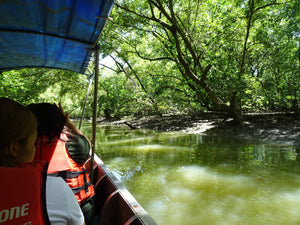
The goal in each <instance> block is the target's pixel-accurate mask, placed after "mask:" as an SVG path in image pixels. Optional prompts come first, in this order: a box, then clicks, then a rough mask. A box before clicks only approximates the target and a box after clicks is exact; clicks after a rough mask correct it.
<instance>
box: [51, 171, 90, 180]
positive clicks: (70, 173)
mask: <svg viewBox="0 0 300 225" xmlns="http://www.w3.org/2000/svg"><path fill="white" fill-rule="evenodd" d="M84 173H85V172H84V171H67V170H62V171H59V172H57V173H51V174H48V175H50V176H53V177H61V178H62V179H64V180H65V181H66V180H67V179H71V178H74V177H78V176H80V175H81V174H84Z"/></svg>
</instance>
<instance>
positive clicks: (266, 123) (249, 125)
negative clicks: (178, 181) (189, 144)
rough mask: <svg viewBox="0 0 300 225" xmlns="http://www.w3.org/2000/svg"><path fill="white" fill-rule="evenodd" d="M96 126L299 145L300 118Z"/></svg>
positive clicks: (178, 119) (158, 119)
mask: <svg viewBox="0 0 300 225" xmlns="http://www.w3.org/2000/svg"><path fill="white" fill-rule="evenodd" d="M99 124H111V125H121V126H128V127H130V128H131V129H138V128H141V129H152V130H158V131H165V132H173V131H179V132H186V133H193V134H203V135H218V136H223V137H224V136H225V137H226V136H236V137H238V138H246V139H257V140H261V141H268V142H276V143H277V144H288V145H298V146H300V116H299V114H295V113H264V114H246V115H244V119H243V121H242V122H241V123H240V124H236V123H234V122H233V120H232V118H227V117H226V115H224V114H219V113H202V114H199V115H163V116H150V117H143V118H126V119H122V120H101V121H99Z"/></svg>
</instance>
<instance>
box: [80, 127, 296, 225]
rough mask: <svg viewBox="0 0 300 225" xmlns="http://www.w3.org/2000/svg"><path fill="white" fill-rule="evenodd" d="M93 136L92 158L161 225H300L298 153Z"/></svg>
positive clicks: (225, 143)
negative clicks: (94, 152)
mask: <svg viewBox="0 0 300 225" xmlns="http://www.w3.org/2000/svg"><path fill="white" fill-rule="evenodd" d="M85 128H86V129H85V132H89V130H90V125H86V127H85ZM98 129H99V130H98V140H97V143H96V144H97V148H96V149H98V152H97V154H98V155H99V156H100V157H101V158H102V159H103V161H104V162H105V163H106V164H107V165H108V166H109V167H110V169H111V170H112V171H114V173H115V174H116V175H117V176H118V177H119V178H120V179H121V180H122V181H123V182H124V184H125V185H126V187H127V188H128V189H129V191H130V192H131V193H133V195H134V196H135V197H136V199H137V200H138V201H139V202H140V204H141V205H142V206H143V207H144V208H145V209H146V210H147V211H148V212H149V214H150V215H151V216H152V217H153V218H154V219H155V220H156V222H157V223H158V224H159V225H170V224H172V225H182V224H184V225H196V224H230V225H231V224H249V225H250V224H251V225H252V224H300V179H299V178H300V177H299V176H300V170H299V154H298V153H299V149H297V148H296V147H295V146H278V145H272V144H268V143H258V142H255V141H243V140H239V139H236V138H234V137H233V138H226V139H224V138H220V137H216V136H201V135H190V134H182V133H156V132H153V131H146V130H134V131H131V130H129V129H127V128H124V127H99V128H98Z"/></svg>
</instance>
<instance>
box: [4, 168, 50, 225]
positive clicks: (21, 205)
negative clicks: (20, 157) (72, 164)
mask: <svg viewBox="0 0 300 225" xmlns="http://www.w3.org/2000/svg"><path fill="white" fill-rule="evenodd" d="M46 177H47V163H46V162H33V163H24V164H22V165H20V166H18V167H0V180H1V186H0V191H1V201H0V224H1V225H2V224H3V225H8V224H9V225H20V224H23V225H24V224H26V225H29V224H32V225H33V224H43V225H50V221H49V218H48V213H47V209H46V197H45V196H46V193H45V185H46Z"/></svg>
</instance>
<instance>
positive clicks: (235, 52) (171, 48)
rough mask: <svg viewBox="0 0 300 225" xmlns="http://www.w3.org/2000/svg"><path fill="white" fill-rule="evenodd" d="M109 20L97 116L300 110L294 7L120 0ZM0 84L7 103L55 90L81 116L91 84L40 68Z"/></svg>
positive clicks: (236, 1)
mask: <svg viewBox="0 0 300 225" xmlns="http://www.w3.org/2000/svg"><path fill="white" fill-rule="evenodd" d="M111 17H112V18H113V21H109V22H108V24H107V26H106V27H105V29H104V32H103V33H102V36H101V38H100V40H99V45H100V49H101V52H102V55H101V57H102V58H104V59H105V60H103V61H101V64H103V65H102V66H101V69H100V73H101V75H102V76H101V77H100V82H99V90H100V93H99V109H100V110H99V111H100V113H101V114H103V115H106V116H107V117H110V116H125V115H149V114H153V113H170V112H181V113H182V112H190V113H191V112H192V113H196V112H199V111H207V110H217V111H221V112H225V113H227V114H229V115H230V116H232V117H234V118H236V119H240V118H241V115H242V114H243V113H244V112H253V111H255V112H258V111H259V112H261V111H276V110H292V111H297V110H299V97H300V93H299V83H300V2H299V1H297V0H145V1H137V0H123V1H121V0H120V1H116V5H115V6H114V8H113V12H112V15H111ZM107 59H111V61H112V62H113V63H112V64H111V63H109V64H107V63H106V62H107ZM40 72H42V73H43V75H42V76H37V77H36V76H35V77H32V76H29V74H30V75H32V74H34V73H40ZM50 74H52V76H51V75H50ZM12 75H14V78H13V79H16V80H18V79H19V80H18V81H16V82H15V83H18V85H15V83H14V84H12V83H9V82H11V80H10V79H9V77H10V76H12ZM46 75H50V76H46ZM65 76H66V77H67V79H65V78H63V77H65ZM5 77H6V78H5ZM7 77H8V78H7ZM49 77H50V78H49ZM25 78H26V82H25V81H24V80H25ZM20 80H22V81H20ZM66 80H69V81H70V82H69V83H68V81H67V82H66ZM75 80H76V81H75ZM27 81H30V82H31V81H32V82H33V83H30V82H27ZM0 82H1V90H0V93H1V95H8V96H9V95H13V96H14V97H15V98H19V99H21V100H22V101H39V100H40V98H41V96H43V94H44V95H45V91H46V90H48V92H47V93H48V95H47V96H48V99H49V98H50V97H49V96H51V94H49V86H51V85H52V86H53V85H56V88H52V92H51V90H50V92H51V93H53V92H54V93H55V96H54V97H53V98H56V100H57V99H58V98H61V99H62V100H63V101H64V100H65V101H69V105H70V108H72V104H71V103H70V101H71V102H72V103H73V105H74V109H78V108H80V107H82V102H83V101H84V98H85V92H86V89H87V87H88V81H87V76H81V75H76V74H74V73H70V72H66V71H49V70H40V69H39V70H38V69H35V70H22V71H21V72H20V71H9V72H6V73H3V74H2V75H1V78H0ZM74 82H80V83H81V84H82V86H83V87H84V88H80V89H78V88H76V87H75V86H76V85H75V84H74ZM3 84H4V85H3ZM20 84H21V87H22V88H21V90H22V94H20V95H19V94H18V93H19V92H20V91H19V90H20V89H19V88H20ZM22 84H23V85H22ZM33 84H34V87H33V86H32V85H33ZM16 86H18V88H16ZM57 86H59V89H57V88H58V87H57ZM55 90H56V91H55ZM57 90H59V91H57ZM63 96H68V97H65V98H63ZM48 99H47V100H48ZM90 102H91V99H90V100H89V105H88V106H91V103H90ZM88 108H89V107H88ZM71 110H72V109H71ZM75 111H76V110H75ZM87 113H88V114H89V111H87ZM76 114H78V112H77V111H76Z"/></svg>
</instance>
